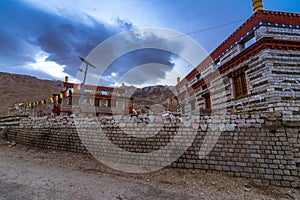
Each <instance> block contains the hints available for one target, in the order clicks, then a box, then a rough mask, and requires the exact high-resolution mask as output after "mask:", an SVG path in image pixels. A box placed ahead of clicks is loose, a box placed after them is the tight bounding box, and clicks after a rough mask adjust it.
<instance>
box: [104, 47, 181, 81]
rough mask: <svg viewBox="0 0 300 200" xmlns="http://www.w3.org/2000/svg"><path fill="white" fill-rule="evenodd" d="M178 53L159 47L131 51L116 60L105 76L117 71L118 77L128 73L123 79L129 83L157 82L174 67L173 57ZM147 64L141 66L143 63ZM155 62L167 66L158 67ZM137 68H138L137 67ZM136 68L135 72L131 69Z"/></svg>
mask: <svg viewBox="0 0 300 200" xmlns="http://www.w3.org/2000/svg"><path fill="white" fill-rule="evenodd" d="M172 56H173V57H175V56H176V55H174V54H172V53H171V52H168V51H164V50H159V49H141V50H136V51H132V52H129V53H127V54H124V55H122V56H121V57H119V58H118V59H117V60H115V61H114V62H113V63H112V64H111V65H110V66H109V68H108V69H107V71H106V72H105V73H104V76H107V75H109V74H111V73H112V72H117V73H118V75H119V76H118V77H119V78H121V77H122V76H124V75H126V73H129V75H126V78H125V79H123V81H126V83H128V84H133V85H138V84H141V83H145V82H147V81H150V80H151V82H156V81H158V80H160V79H162V78H164V77H165V75H166V72H167V71H168V70H171V69H172V68H173V67H174V63H172V62H171V57H172ZM145 64H149V65H147V66H143V67H139V66H141V65H145ZM155 64H161V65H163V66H165V67H157V66H156V65H155ZM135 68H136V69H135ZM132 70H135V72H134V73H130V71H132Z"/></svg>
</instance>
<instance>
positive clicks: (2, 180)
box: [0, 140, 300, 200]
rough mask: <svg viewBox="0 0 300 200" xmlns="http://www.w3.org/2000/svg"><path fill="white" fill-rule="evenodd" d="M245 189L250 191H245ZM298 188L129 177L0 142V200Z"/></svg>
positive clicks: (201, 177) (201, 174) (226, 195)
mask: <svg viewBox="0 0 300 200" xmlns="http://www.w3.org/2000/svg"><path fill="white" fill-rule="evenodd" d="M245 185H246V186H245ZM297 197H300V192H299V191H298V190H295V189H289V188H277V187H270V186H263V185H257V184H254V183H251V182H249V181H248V180H246V179H241V178H233V177H228V176H225V175H222V174H220V173H216V172H205V171H199V170H178V169H163V170H160V171H158V172H152V173H147V174H125V173H122V172H118V171H114V170H112V169H109V168H107V167H105V166H103V165H102V164H101V163H99V162H98V161H96V160H95V159H93V158H92V157H91V156H89V155H82V154H75V153H70V152H63V151H59V152H58V151H53V150H44V149H37V148H29V147H26V146H21V145H18V144H17V145H15V146H12V145H8V143H7V142H6V141H3V140H0V199H116V200H125V199H180V200H181V199H279V198H280V199H297Z"/></svg>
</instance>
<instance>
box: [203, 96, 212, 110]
mask: <svg viewBox="0 0 300 200" xmlns="http://www.w3.org/2000/svg"><path fill="white" fill-rule="evenodd" d="M203 98H204V104H205V109H211V100H210V94H209V93H206V94H204V95H203Z"/></svg>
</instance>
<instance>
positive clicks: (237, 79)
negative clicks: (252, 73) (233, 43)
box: [229, 67, 248, 99]
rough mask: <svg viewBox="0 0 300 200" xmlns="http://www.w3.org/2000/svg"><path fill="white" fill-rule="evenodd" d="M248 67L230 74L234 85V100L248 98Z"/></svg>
mask: <svg viewBox="0 0 300 200" xmlns="http://www.w3.org/2000/svg"><path fill="white" fill-rule="evenodd" d="M246 69H247V67H242V68H241V69H239V70H237V71H234V72H232V73H230V74H229V77H230V78H231V79H232V83H233V93H234V98H235V99H239V98H243V97H246V96H248V88H247V80H246V73H245V71H246Z"/></svg>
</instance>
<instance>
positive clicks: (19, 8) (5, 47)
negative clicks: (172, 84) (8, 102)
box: [0, 0, 173, 84]
mask: <svg viewBox="0 0 300 200" xmlns="http://www.w3.org/2000/svg"><path fill="white" fill-rule="evenodd" d="M86 19H87V20H88V21H89V23H88V24H87V23H84V22H80V21H78V20H77V21H76V20H75V21H71V20H70V19H68V18H65V17H62V16H57V15H54V14H51V13H48V12H44V11H42V10H38V9H36V8H33V7H31V6H29V5H27V4H25V3H21V2H17V1H5V0H4V1H1V2H0V22H1V23H2V26H1V27H0V34H1V37H0V42H1V45H0V53H1V54H0V59H1V60H0V61H1V63H0V65H11V64H20V63H24V64H25V63H28V62H33V61H34V56H35V55H36V54H37V53H38V52H39V51H40V50H42V51H44V52H46V53H48V54H49V57H48V61H54V62H56V63H58V64H60V65H66V68H65V72H66V73H69V74H71V75H73V76H76V73H77V69H78V67H79V66H80V64H81V62H80V60H79V59H78V56H86V55H87V54H88V53H89V52H90V51H91V50H92V49H93V48H94V47H95V46H96V45H98V44H99V43H100V42H102V41H103V40H105V39H107V38H109V37H110V36H112V35H114V34H116V33H119V32H121V31H126V30H130V29H132V28H134V25H133V24H132V23H131V22H130V21H125V20H122V19H120V18H117V19H116V22H117V25H116V26H112V25H108V24H106V23H100V22H98V21H95V20H94V19H92V18H91V17H89V16H86ZM4 24H6V26H3V25H4ZM133 37H138V36H133ZM153 37H154V38H157V39H159V37H157V36H155V35H148V36H147V37H146V38H131V41H130V42H128V41H126V42H127V43H126V42H124V44H123V45H128V44H129V45H132V44H134V45H139V43H142V42H145V41H147V40H148V39H150V40H152V39H153ZM166 43H167V42H166ZM168 45H169V44H168ZM120 48H124V46H120ZM171 55H172V54H171V53H169V52H164V51H160V50H154V49H148V50H147V49H146V50H141V51H136V52H132V53H129V54H125V55H124V56H121V57H120V58H119V59H118V60H116V61H115V62H114V63H113V64H112V65H111V67H110V68H109V70H108V72H107V73H108V74H109V73H111V72H118V74H120V75H122V74H124V73H126V72H127V71H129V70H130V69H132V68H133V67H135V66H138V65H141V64H145V63H152V62H153V63H161V64H164V65H166V66H169V67H170V69H171V68H172V67H173V64H172V63H171V61H170V57H171ZM144 70H146V71H144V74H147V75H148V79H149V78H150V79H151V78H156V79H159V78H163V77H164V76H165V73H166V70H165V69H163V70H159V69H156V70H155V72H154V71H152V73H149V71H147V70H148V69H144ZM150 71H151V70H150ZM141 77H143V76H142V75H141ZM141 77H139V78H137V79H136V81H134V83H135V84H137V83H141V84H142V83H143V81H144V80H145V78H142V79H141ZM112 81H113V80H112Z"/></svg>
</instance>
